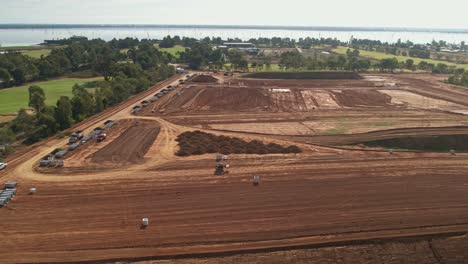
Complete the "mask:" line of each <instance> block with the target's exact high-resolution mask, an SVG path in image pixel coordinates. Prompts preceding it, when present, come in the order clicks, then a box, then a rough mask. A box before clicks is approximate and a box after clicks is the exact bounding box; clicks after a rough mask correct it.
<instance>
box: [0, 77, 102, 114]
mask: <svg viewBox="0 0 468 264" xmlns="http://www.w3.org/2000/svg"><path fill="white" fill-rule="evenodd" d="M101 79H102V78H101V77H98V78H87V79H79V78H61V79H56V80H51V81H45V82H36V83H31V84H27V85H23V86H17V87H12V88H8V89H2V90H0V114H6V113H14V112H17V111H18V110H19V109H21V108H27V107H28V100H29V94H28V88H29V86H31V85H38V86H40V87H42V88H43V89H44V92H45V94H46V98H47V100H46V103H47V104H48V105H55V104H56V103H57V100H58V99H59V98H60V96H70V97H71V95H72V87H73V85H74V84H75V83H78V84H83V83H86V82H91V81H96V80H101Z"/></svg>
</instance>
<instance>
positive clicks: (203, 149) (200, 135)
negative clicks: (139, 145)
mask: <svg viewBox="0 0 468 264" xmlns="http://www.w3.org/2000/svg"><path fill="white" fill-rule="evenodd" d="M177 141H178V142H179V147H180V150H179V151H178V152H177V155H178V156H190V155H202V154H206V153H222V154H231V153H235V154H242V153H246V154H272V153H300V152H302V151H301V149H300V148H299V147H297V146H289V147H283V146H281V145H278V144H275V143H270V144H265V143H263V142H261V141H258V140H253V141H250V142H247V141H244V140H242V139H240V138H235V137H226V136H216V135H213V134H209V133H205V132H201V131H194V132H185V133H182V134H180V135H179V136H178V137H177Z"/></svg>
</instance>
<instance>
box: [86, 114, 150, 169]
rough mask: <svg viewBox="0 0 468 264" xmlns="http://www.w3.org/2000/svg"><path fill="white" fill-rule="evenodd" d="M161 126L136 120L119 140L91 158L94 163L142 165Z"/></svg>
mask: <svg viewBox="0 0 468 264" xmlns="http://www.w3.org/2000/svg"><path fill="white" fill-rule="evenodd" d="M158 134H159V125H158V124H157V123H155V122H148V121H143V122H141V121H138V120H135V121H134V122H133V123H132V124H131V126H130V127H129V128H128V129H127V130H126V131H125V132H123V133H122V134H121V135H120V136H119V137H118V138H117V139H115V140H114V141H112V142H111V143H110V144H108V145H107V146H105V147H104V148H102V149H100V150H98V151H97V152H96V153H94V154H93V155H92V157H91V161H92V162H94V163H99V164H101V163H114V164H122V165H123V164H127V163H141V162H143V161H144V156H145V154H146V152H147V151H148V150H149V148H150V147H151V145H152V144H153V142H154V141H155V140H156V137H157V136H158Z"/></svg>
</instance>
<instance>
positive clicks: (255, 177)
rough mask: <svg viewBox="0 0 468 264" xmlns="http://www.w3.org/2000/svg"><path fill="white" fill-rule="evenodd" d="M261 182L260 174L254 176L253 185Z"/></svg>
mask: <svg viewBox="0 0 468 264" xmlns="http://www.w3.org/2000/svg"><path fill="white" fill-rule="evenodd" d="M259 184H260V176H254V177H253V185H255V186H257V185H259Z"/></svg>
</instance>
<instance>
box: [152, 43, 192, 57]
mask: <svg viewBox="0 0 468 264" xmlns="http://www.w3.org/2000/svg"><path fill="white" fill-rule="evenodd" d="M156 47H157V48H158V49H159V50H160V51H165V52H167V53H170V54H172V56H174V57H176V58H179V54H178V52H182V51H185V47H184V46H181V45H176V46H174V47H172V48H160V47H159V46H157V45H156Z"/></svg>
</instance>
